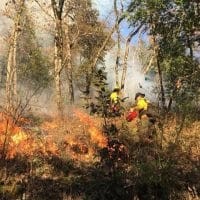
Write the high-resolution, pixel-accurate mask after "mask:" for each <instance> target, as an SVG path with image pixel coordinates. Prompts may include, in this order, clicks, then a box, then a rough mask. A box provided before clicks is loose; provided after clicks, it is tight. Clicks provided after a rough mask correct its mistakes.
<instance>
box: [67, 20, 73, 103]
mask: <svg viewBox="0 0 200 200" xmlns="http://www.w3.org/2000/svg"><path fill="white" fill-rule="evenodd" d="M68 24H69V23H68V20H67V23H66V25H65V41H66V49H65V50H66V60H67V66H66V67H67V68H66V71H67V79H68V80H67V82H68V85H67V87H68V96H69V101H70V103H71V104H72V103H74V88H73V73H72V71H73V67H72V54H71V47H70V44H71V42H70V37H69V25H68Z"/></svg>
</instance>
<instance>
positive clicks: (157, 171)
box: [0, 113, 200, 200]
mask: <svg viewBox="0 0 200 200" xmlns="http://www.w3.org/2000/svg"><path fill="white" fill-rule="evenodd" d="M80 115H81V116H80ZM34 119H35V118H34ZM39 121H40V123H38V120H36V123H35V125H33V124H34V123H30V124H31V126H32V129H33V128H34V129H37V130H38V131H37V134H36V133H35V132H34V133H32V132H30V131H29V134H32V136H31V138H32V139H33V140H34V141H35V140H40V141H41V143H35V144H39V145H41V146H39V147H38V148H36V149H34V151H33V152H32V153H29V154H22V152H21V151H19V152H16V153H15V154H13V155H14V157H12V158H9V157H5V158H4V159H1V162H0V165H1V166H0V168H1V171H0V173H1V174H0V175H1V182H0V199H2V200H12V199H13V200H15V199H27V200H47V199H48V200H49V199H52V200H67V199H74V200H79V199H84V200H133V199H139V200H165V199H166V200H168V199H169V200H184V199H185V200H187V199H188V200H189V199H198V196H199V195H200V182H199V180H200V173H199V172H200V162H199V141H200V140H199V132H198V131H199V127H200V124H199V122H194V123H193V124H192V125H191V127H184V128H183V130H182V131H181V135H180V140H179V142H176V127H177V123H176V119H174V118H171V119H169V120H168V121H167V123H166V124H164V126H163V129H162V130H161V129H160V128H159V124H156V125H155V127H154V128H155V131H156V132H155V134H154V135H153V137H152V135H151V134H149V130H150V129H145V131H146V132H145V133H144V131H143V132H140V130H138V129H137V128H134V129H133V128H132V124H130V123H126V122H124V121H123V120H121V119H118V120H113V121H112V123H111V126H112V128H113V126H116V127H115V129H112V130H115V131H113V132H112V134H109V132H106V133H103V132H101V129H102V121H101V119H99V118H95V117H93V118H91V117H89V116H87V115H86V114H83V113H82V114H81V113H79V116H78V117H77V116H75V117H74V118H73V119H65V121H64V123H60V122H59V121H57V120H56V119H53V118H51V119H50V118H48V119H43V120H39ZM109 125H110V124H107V126H109ZM24 127H25V128H27V124H26V126H25V125H24ZM194 127H195V128H194ZM22 128H23V127H22ZM29 128H30V127H29ZM25 130H26V129H24V131H25ZM103 130H105V127H104V129H103ZM106 130H109V129H108V128H107V129H106ZM38 138H39V139H38ZM161 140H163V141H162V142H161ZM46 141H48V145H46V146H45V145H44V146H42V144H46V143H45V142H46ZM105 141H106V145H105ZM18 142H21V141H20V140H19V139H18ZM23 142H24V141H23ZM17 145H19V143H18V144H17ZM51 145H53V146H54V147H53V148H52V146H51ZM40 148H41V149H40ZM8 149H9V148H8ZM27 150H29V151H32V149H29V148H27Z"/></svg>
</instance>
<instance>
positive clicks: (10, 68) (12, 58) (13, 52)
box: [6, 0, 25, 112]
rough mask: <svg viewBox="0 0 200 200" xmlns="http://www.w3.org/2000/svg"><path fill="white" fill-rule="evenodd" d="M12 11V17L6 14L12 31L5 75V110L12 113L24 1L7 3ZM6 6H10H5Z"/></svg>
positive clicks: (15, 93) (15, 95)
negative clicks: (10, 20)
mask: <svg viewBox="0 0 200 200" xmlns="http://www.w3.org/2000/svg"><path fill="white" fill-rule="evenodd" d="M9 3H10V4H11V6H12V7H13V9H14V16H12V15H10V13H7V14H8V16H9V15H10V17H11V18H12V19H13V23H14V25H13V30H12V33H11V36H10V42H9V52H8V61H7V75H6V101H7V105H6V109H7V111H8V112H12V110H13V108H14V106H15V103H16V101H17V62H16V58H17V45H18V40H19V35H20V33H21V28H22V24H21V19H22V16H23V12H24V9H25V0H18V1H14V0H13V1H11V2H9ZM7 6H10V5H9V4H7Z"/></svg>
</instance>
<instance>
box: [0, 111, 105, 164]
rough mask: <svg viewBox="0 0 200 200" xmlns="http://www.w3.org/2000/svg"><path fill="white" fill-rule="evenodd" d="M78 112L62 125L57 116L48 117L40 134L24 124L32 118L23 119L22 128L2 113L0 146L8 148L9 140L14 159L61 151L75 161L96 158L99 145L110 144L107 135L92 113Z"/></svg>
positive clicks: (8, 150)
mask: <svg viewBox="0 0 200 200" xmlns="http://www.w3.org/2000/svg"><path fill="white" fill-rule="evenodd" d="M74 113H75V117H74V118H70V119H67V118H66V119H65V121H64V123H63V124H64V125H62V126H61V124H60V122H59V120H58V119H57V118H51V120H48V121H47V120H44V122H43V123H42V124H41V126H40V127H39V129H40V130H41V135H39V136H35V134H33V132H31V131H30V130H26V129H24V128H23V125H24V124H25V125H26V124H28V123H30V124H31V121H30V120H29V119H25V118H22V119H20V123H19V124H21V126H22V127H21V126H18V125H16V124H15V123H13V122H12V120H11V119H9V118H8V117H7V116H5V115H0V148H1V150H2V148H4V146H5V141H6V148H5V154H6V155H5V156H6V159H13V158H15V157H16V156H18V155H20V156H26V157H28V158H31V157H33V156H37V155H43V156H51V155H55V156H61V153H62V155H63V153H65V154H66V156H70V157H71V158H72V159H75V160H79V161H84V162H90V161H93V160H94V155H95V152H96V146H97V147H99V148H104V147H106V146H107V143H108V141H107V138H106V137H105V136H104V135H103V133H102V132H101V131H100V130H99V128H98V124H97V123H95V120H93V119H92V118H91V117H90V116H89V115H88V114H86V113H83V112H80V111H75V112H74ZM0 114H1V113H0ZM77 118H78V119H79V120H77ZM43 133H44V134H43ZM68 133H69V134H68Z"/></svg>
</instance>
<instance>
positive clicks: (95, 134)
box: [74, 110, 108, 148]
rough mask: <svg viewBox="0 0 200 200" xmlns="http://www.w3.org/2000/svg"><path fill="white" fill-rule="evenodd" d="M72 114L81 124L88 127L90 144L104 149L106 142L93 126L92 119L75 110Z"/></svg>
mask: <svg viewBox="0 0 200 200" xmlns="http://www.w3.org/2000/svg"><path fill="white" fill-rule="evenodd" d="M74 113H75V115H76V116H77V117H78V118H79V120H80V121H81V122H82V123H84V124H86V125H88V126H89V128H88V133H89V134H90V138H91V140H92V142H94V143H95V144H97V145H98V147H100V148H104V147H106V146H107V143H108V140H107V138H106V137H105V136H104V135H103V133H102V132H101V131H100V130H99V129H98V128H97V127H96V126H95V123H94V121H93V120H92V118H91V117H90V116H89V115H88V114H86V113H83V112H80V111H78V110H75V111H74Z"/></svg>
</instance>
